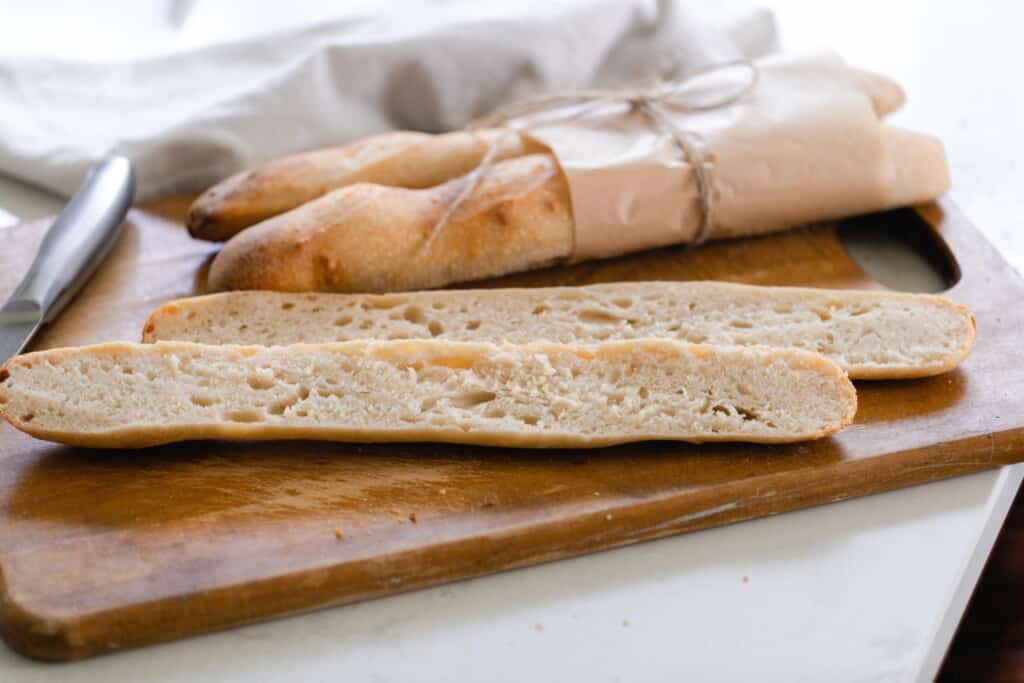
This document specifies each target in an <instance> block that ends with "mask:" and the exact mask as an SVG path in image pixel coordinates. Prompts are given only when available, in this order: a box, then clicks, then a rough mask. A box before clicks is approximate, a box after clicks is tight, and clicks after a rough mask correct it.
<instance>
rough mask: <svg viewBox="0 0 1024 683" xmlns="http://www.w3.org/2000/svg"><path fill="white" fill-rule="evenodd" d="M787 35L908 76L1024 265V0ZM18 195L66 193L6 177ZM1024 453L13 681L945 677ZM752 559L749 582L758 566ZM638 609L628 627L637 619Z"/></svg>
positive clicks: (26, 670)
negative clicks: (1023, 36) (944, 663)
mask: <svg viewBox="0 0 1024 683" xmlns="http://www.w3.org/2000/svg"><path fill="white" fill-rule="evenodd" d="M770 4H772V5H774V6H776V7H777V8H778V10H779V20H780V26H781V29H782V33H783V40H784V41H786V43H787V44H789V45H793V46H804V45H813V44H830V45H834V46H836V47H837V48H839V49H840V51H841V52H842V53H843V54H844V55H845V56H846V57H847V58H848V59H849V60H850V61H852V62H855V63H858V64H861V65H864V66H868V67H873V68H875V69H877V70H880V71H884V72H886V73H890V74H892V75H894V76H896V77H898V78H899V79H900V80H901V81H902V82H903V83H904V84H905V85H906V86H907V89H908V92H909V95H910V104H909V106H908V108H907V110H906V111H905V113H903V114H901V115H900V116H901V119H902V120H903V121H904V122H906V123H907V124H908V125H911V124H912V125H914V126H915V127H920V128H923V129H926V130H930V131H932V132H934V133H936V134H938V135H939V136H940V137H942V138H943V139H944V140H945V141H946V143H947V150H948V153H949V157H950V163H951V166H952V169H953V177H954V185H955V186H954V190H953V198H954V200H955V201H957V202H958V203H959V204H960V206H961V207H962V208H963V209H964V210H965V212H966V214H967V215H968V217H969V218H971V219H972V220H973V221H974V222H975V223H976V224H977V225H978V226H979V227H980V228H981V229H982V230H983V231H985V232H986V233H987V234H988V235H989V237H990V239H992V240H993V241H994V242H995V243H996V244H997V246H999V247H1000V248H1001V249H1002V250H1003V251H1004V253H1006V254H1007V256H1008V258H1009V259H1010V260H1011V262H1012V263H1014V264H1015V265H1016V266H1018V268H1019V267H1020V266H1021V264H1022V263H1024V232H1021V231H1020V229H1019V228H1018V225H1020V224H1021V223H1024V203H1021V202H1020V200H1019V198H1018V194H1019V188H1020V187H1021V185H1022V181H1024V170H1022V168H1021V167H1020V166H1019V162H1018V155H1019V154H1020V151H1021V149H1022V144H1024V128H1022V127H1024V123H1022V120H1024V119H1021V118H1020V117H1019V112H1021V111H1024V88H1021V87H1020V86H1021V80H1022V76H1021V74H1024V53H1022V51H1021V50H1020V49H1019V48H1018V47H1016V46H1017V44H1018V37H1017V31H1016V29H1018V28H1019V27H1021V26H1022V23H1024V22H1022V19H1024V5H1021V4H1019V3H1015V2H1002V3H1000V2H990V3H972V4H970V5H969V6H965V5H963V4H962V3H959V2H954V1H953V0H943V1H941V2H924V1H920V2H906V3H899V2H892V1H889V2H859V3H849V2H821V3H818V2H804V1H799V0H792V1H785V0H783V1H779V2H773V3H770ZM0 207H3V208H6V209H8V210H9V211H12V212H13V213H18V214H20V215H25V216H33V215H42V214H45V213H47V212H49V211H51V210H52V204H50V205H47V204H46V202H41V201H40V200H39V198H34V199H31V198H28V195H27V194H25V193H23V192H22V191H20V190H18V189H17V188H16V187H13V186H12V185H10V184H7V183H2V182H0ZM1020 475H1021V468H1020V466H1018V467H1015V468H1006V469H1004V470H1001V471H999V472H988V473H981V474H976V475H971V476H969V477H961V478H959V479H954V480H949V481H945V482H940V483H935V484H930V485H927V486H919V487H915V488H911V489H906V490H902V491H897V492H892V493H887V494H882V495H876V496H871V497H868V498H863V499H859V500H852V501H847V502H844V503H840V504H835V505H830V506H826V507H820V508H815V509H811V510H805V511H799V512H792V513H787V514H785V515H780V516H778V517H774V518H769V519H762V520H757V521H753V522H747V523H743V524H738V525H734V526H730V527H725V528H719V529H712V530H707V531H702V532H698V533H693V534H687V535H684V536H679V537H675V538H671V539H665V540H661V541H657V542H652V543H646V544H642V545H639V546H635V547H632V548H627V549H621V550H615V551H609V552H604V553H599V554H596V555H592V556H588V557H582V558H577V559H573V560H567V561H562V562H557V563H553V564H549V565H545V566H540V567H534V568H530V569H524V570H518V571H514V572H508V573H504V574H500V575H496V576H491V577H485V578H481V579H476V580H472V581H465V582H461V583H457V584H452V585H449V586H443V587H438V588H434V589H429V590H423V591H418V592H415V593H410V594H406V595H401V596H396V597H392V598H387V599H381V600H375V601H371V602H366V603H362V604H359V605H354V606H348V607H342V608H337V609H330V610H324V611H321V612H317V613H315V614H309V615H304V616H298V617H292V618H289V619H282V620H278V621H275V622H269V623H265V624H259V625H255V626H250V627H246V628H240V629H235V630H232V631H228V632H224V633H220V634H216V635H211V636H205V637H200V638H193V639H190V640H187V641H182V642H178V643H170V644H166V645H160V646H154V647H149V648H145V649H142V650H137V651H133V652H125V653H121V654H117V655H111V656H107V657H101V658H97V659H94V660H90V661H85V662H79V663H72V664H62V665H52V664H40V663H36V662H32V661H29V660H26V659H22V658H20V657H19V656H17V655H15V654H13V653H12V652H10V651H9V650H6V649H3V648H0V680H2V681H14V682H21V681H26V682H28V681H60V680H74V681H84V682H90V681H96V682H99V681H113V680H117V681H132V680H156V679H160V680H170V681H276V680H332V681H333V680H370V681H406V680H422V681H463V680H488V681H520V680H525V679H530V680H536V681H547V680H551V681H576V680H579V681H609V682H611V681H679V680H700V681H745V680H767V681H821V680H830V681H902V680H913V679H920V680H927V679H929V678H930V677H931V675H932V674H933V673H934V671H935V670H936V669H937V667H938V663H939V658H940V657H941V654H942V652H943V651H944V649H945V646H946V644H947V643H948V641H949V638H950V637H951V635H952V629H953V628H954V627H955V624H956V620H957V618H958V617H959V614H960V612H961V611H962V609H963V606H964V604H965V601H966V598H967V596H968V595H969V592H970V589H971V587H972V586H973V583H974V581H975V580H976V578H977V575H978V572H979V571H980V568H981V565H982V563H983V561H984V558H985V557H986V555H987V552H988V550H989V548H990V546H991V543H992V540H993V538H994V535H995V533H996V531H997V530H998V526H999V524H1000V523H1001V520H1002V516H1003V515H1004V514H1005V509H1006V505H1007V504H1008V502H1009V500H1008V498H1012V492H1013V491H1014V490H1015V489H1016V486H1017V484H1018V483H1019V481H1020ZM744 577H747V579H748V580H747V581H744ZM627 622H628V625H627Z"/></svg>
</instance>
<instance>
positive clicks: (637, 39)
mask: <svg viewBox="0 0 1024 683" xmlns="http://www.w3.org/2000/svg"><path fill="white" fill-rule="evenodd" d="M377 4H381V5H386V6H385V7H373V4H372V3H362V4H359V3H355V4H353V5H350V6H348V9H347V10H339V9H338V7H337V5H338V3H323V5H322V6H320V5H318V4H315V3H311V2H299V3H298V6H300V8H301V11H297V10H296V14H297V15H298V17H299V18H298V19H296V18H295V17H292V20H291V21H288V22H277V21H274V20H272V19H273V17H268V16H267V13H268V12H270V13H272V12H276V13H278V14H280V13H282V12H286V11H288V10H289V9H290V8H292V3H249V2H241V1H239V2H238V4H237V7H238V10H239V12H240V13H241V12H248V13H250V14H252V15H253V16H252V17H251V21H247V22H245V25H250V24H251V26H252V27H254V28H253V29H252V31H251V32H250V33H246V34H241V35H240V34H239V32H238V29H237V28H236V27H235V26H234V25H232V26H231V28H232V29H233V30H232V31H220V32H218V31H210V26H208V25H205V26H204V25H195V23H194V22H193V23H192V24H190V19H189V16H188V15H189V13H190V12H191V13H193V14H197V16H201V15H202V12H198V11H197V10H198V9H200V8H202V7H204V6H203V5H202V4H200V5H198V6H194V7H191V9H190V8H189V3H184V6H185V10H182V3H171V5H174V6H173V7H171V6H170V5H168V6H167V8H168V10H174V11H168V12H167V13H166V21H167V22H169V26H170V28H168V27H167V26H163V27H159V28H157V27H154V26H153V24H152V21H151V17H150V18H149V19H147V21H148V23H140V24H139V26H136V27H134V28H133V27H132V25H131V24H130V23H129V24H128V26H127V27H125V26H120V27H118V28H117V29H115V30H114V33H115V35H113V36H95V37H94V39H95V40H96V41H103V40H108V39H110V40H116V39H117V35H116V34H117V32H121V33H123V32H125V31H129V32H132V33H131V35H130V36H125V38H124V40H125V46H124V50H120V51H118V50H112V49H109V46H107V49H106V50H105V51H104V52H103V55H104V56H101V57H100V58H99V59H96V58H91V59H88V58H83V56H82V55H81V54H78V55H73V54H68V51H67V50H65V51H64V54H63V56H62V52H61V50H60V46H59V45H55V46H54V49H53V51H51V52H50V54H55V55H57V56H39V55H40V54H41V53H43V51H42V50H40V49H38V47H39V46H38V41H37V44H36V46H35V48H36V49H33V50H32V54H24V53H12V52H11V50H10V48H8V49H6V50H3V49H0V173H4V174H8V175H12V176H15V177H18V178H20V179H22V180H26V181H28V182H31V183H34V184H37V185H40V186H43V187H46V188H49V189H52V190H55V191H57V192H60V193H62V194H70V193H71V192H73V191H74V190H75V189H76V188H77V186H78V185H79V184H80V182H81V179H82V177H83V175H84V173H85V171H86V170H87V169H88V168H89V166H91V165H92V164H94V163H95V162H96V161H98V160H99V159H100V158H102V157H104V156H106V155H109V154H123V155H126V156H128V157H129V158H131V159H132V160H133V161H134V162H135V163H136V167H137V172H138V175H139V196H140V198H142V199H145V198H151V197H154V196H158V195H163V194H168V193H171V192H178V191H189V190H199V189H202V188H204V187H205V186H208V185H210V184H212V183H213V182H215V181H217V180H219V179H221V178H223V177H225V176H227V175H229V174H231V173H233V172H235V171H238V170H240V169H242V168H244V167H247V166H252V165H254V164H257V163H260V162H263V161H265V160H267V159H270V158H273V157H278V156H281V155H284V154H289V153H293V152H298V151H301V150H305V149H311V148H316V147H322V146H327V145H332V144H339V143H343V142H346V141H348V140H353V139H356V138H361V137H365V136H367V135H370V134H374V133H378V132H382V131H385V130H388V129H392V128H402V129H418V130H425V131H441V130H446V129H450V128H456V127H461V126H463V125H465V124H466V123H467V122H468V121H469V120H470V119H472V118H475V117H477V116H480V115H482V114H484V113H486V112H487V111H489V110H491V109H492V108H494V107H496V106H499V105H501V104H504V103H507V102H509V101H510V100H513V99H517V98H521V97H524V96H527V95H531V94H536V93H538V92H548V91H555V90H560V89H568V88H581V87H587V86H611V85H621V84H623V83H627V82H638V81H643V80H647V79H651V78H653V77H655V76H658V77H663V78H671V77H673V76H676V75H679V74H680V73H682V72H685V71H687V70H689V69H691V68H699V67H701V66H706V65H707V64H708V63H712V62H716V61H725V60H728V59H735V58H738V57H749V58H753V57H757V56H761V55H763V54H766V53H768V52H771V51H773V50H774V49H775V47H776V35H775V28H774V24H773V21H772V17H771V15H770V13H768V12H767V11H764V10H760V9H756V8H751V7H749V6H746V5H736V4H733V3H726V4H725V5H717V4H713V3H704V2H699V1H698V0H604V1H596V0H558V1H555V0H546V1H544V2H516V3H480V2H475V1H474V0H447V1H445V0H417V1H415V2H412V1H404V2H392V3H377ZM83 9H84V8H83ZM221 9H222V10H223V5H222V4H221ZM38 15H39V12H38V9H35V10H33V16H31V17H23V19H24V21H25V22H26V29H25V30H29V28H28V27H29V25H30V24H31V23H32V20H38V19H39V16H38ZM66 19H67V18H66V17H65V20H66ZM18 21H19V15H18V11H17V9H12V8H8V9H7V10H5V15H4V22H5V26H6V28H5V29H4V30H3V32H6V33H13V32H15V31H17V30H18V29H17V26H18ZM219 21H220V22H221V23H224V22H225V21H226V20H225V15H224V13H223V11H222V12H221V14H220V18H219ZM275 26H280V27H279V28H275ZM140 31H142V32H144V31H150V32H153V36H154V38H153V39H154V45H156V46H157V47H153V48H151V49H149V50H144V49H143V48H142V47H140V46H143V45H145V40H144V38H143V37H140V35H139V32H140ZM203 36H205V37H203ZM38 38H39V41H45V40H46V39H47V36H46V35H43V34H39V35H38ZM79 38H83V37H82V36H79ZM55 39H60V35H59V34H58V35H57V36H56V37H55ZM133 54H134V55H141V56H137V57H133V56H132V55H133Z"/></svg>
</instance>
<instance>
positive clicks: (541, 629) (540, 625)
mask: <svg viewBox="0 0 1024 683" xmlns="http://www.w3.org/2000/svg"><path fill="white" fill-rule="evenodd" d="M533 627H534V628H535V629H537V630H538V631H543V630H544V624H534V625H533Z"/></svg>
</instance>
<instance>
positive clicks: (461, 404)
mask: <svg viewBox="0 0 1024 683" xmlns="http://www.w3.org/2000/svg"><path fill="white" fill-rule="evenodd" d="M497 397H498V395H497V394H495V393H494V392H493V391H470V392H467V393H465V394H459V395H456V396H452V397H451V399H450V400H451V404H452V405H453V406H455V407H456V408H463V409H466V408H475V407H476V406H480V405H483V404H485V403H490V402H491V401H493V400H494V399H496V398H497Z"/></svg>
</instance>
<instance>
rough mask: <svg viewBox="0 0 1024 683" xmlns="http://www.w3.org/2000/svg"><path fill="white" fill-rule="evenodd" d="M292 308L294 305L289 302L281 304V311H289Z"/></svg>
mask: <svg viewBox="0 0 1024 683" xmlns="http://www.w3.org/2000/svg"><path fill="white" fill-rule="evenodd" d="M293 308H295V304H293V303H292V302H291V301H285V302H284V303H283V304H281V310H282V311H290V310H292V309H293Z"/></svg>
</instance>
